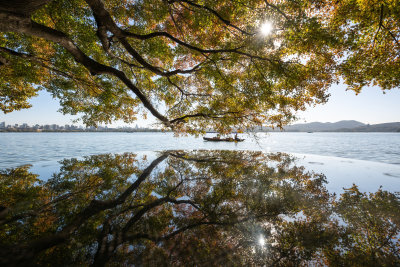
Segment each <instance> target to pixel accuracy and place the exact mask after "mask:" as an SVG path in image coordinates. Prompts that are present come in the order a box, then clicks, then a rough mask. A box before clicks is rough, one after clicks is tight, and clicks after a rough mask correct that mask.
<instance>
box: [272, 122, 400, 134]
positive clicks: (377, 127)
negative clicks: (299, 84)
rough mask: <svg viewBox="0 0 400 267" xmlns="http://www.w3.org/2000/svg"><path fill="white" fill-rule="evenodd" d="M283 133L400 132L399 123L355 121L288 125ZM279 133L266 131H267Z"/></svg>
mask: <svg viewBox="0 0 400 267" xmlns="http://www.w3.org/2000/svg"><path fill="white" fill-rule="evenodd" d="M283 129H284V130H283V131H285V132H400V122H387V123H378V124H365V123H362V122H359V121H356V120H342V121H337V122H310V123H298V124H293V125H288V126H285V127H284V128H283ZM270 130H271V131H275V132H276V131H281V130H279V129H274V130H272V129H268V131H270Z"/></svg>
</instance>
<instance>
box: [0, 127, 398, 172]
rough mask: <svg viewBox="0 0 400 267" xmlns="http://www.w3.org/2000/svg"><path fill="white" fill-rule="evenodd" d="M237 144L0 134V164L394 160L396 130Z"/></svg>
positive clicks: (152, 136)
mask: <svg viewBox="0 0 400 267" xmlns="http://www.w3.org/2000/svg"><path fill="white" fill-rule="evenodd" d="M243 137H244V138H246V140H245V141H244V142H241V143H237V144H235V143H225V142H220V143H214V142H204V141H203V139H202V138H195V137H179V138H176V137H174V136H173V134H172V133H0V168H10V167H16V166H19V165H23V164H33V165H35V164H37V163H39V162H46V161H57V160H61V159H64V158H72V157H81V156H87V155H95V154H104V153H124V152H137V151H160V150H193V149H206V150H209V149H218V150H257V151H264V152H285V153H300V154H312V155H320V156H332V157H339V158H349V159H359V160H366V161H373V162H383V163H389V164H398V165H400V134H399V133H269V134H264V133H260V134H258V135H257V137H258V138H257V139H255V138H254V137H252V136H247V135H243Z"/></svg>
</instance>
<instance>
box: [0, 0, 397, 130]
mask: <svg viewBox="0 0 400 267" xmlns="http://www.w3.org/2000/svg"><path fill="white" fill-rule="evenodd" d="M399 10H400V4H399V3H398V1H395V0H385V1H366V0H365V1H353V0H346V1H336V2H333V3H332V1H324V0H318V1H312V0H301V1H272V0H270V1H269V0H251V1H246V2H243V1H236V0H235V1H210V0H207V1H197V0H151V1H111V0H86V1H84V0H35V1H27V0H17V1H14V2H13V3H10V2H9V1H1V2H0V31H1V32H2V33H1V34H0V84H1V87H0V88H1V91H0V108H1V110H2V111H3V112H10V111H12V110H16V109H21V108H26V107H29V104H28V102H27V100H28V99H29V98H30V97H32V96H34V95H35V94H36V93H37V91H38V90H47V91H49V92H50V93H51V94H52V95H53V96H54V97H57V98H59V100H60V103H61V106H62V109H61V111H62V112H63V113H70V114H83V115H82V120H83V122H84V123H86V124H88V125H96V124H97V123H104V122H105V123H109V122H111V121H113V120H117V119H121V120H123V121H125V122H132V121H133V120H135V118H136V117H137V116H138V115H144V116H145V114H146V112H149V113H151V114H152V115H153V116H155V117H156V118H157V119H158V121H159V122H160V123H161V124H162V125H163V126H164V127H166V128H170V129H173V130H175V131H176V132H180V131H183V132H189V133H197V132H199V131H200V132H201V131H204V129H206V128H207V127H213V128H214V129H216V130H218V131H220V132H226V131H229V130H230V129H231V127H232V126H236V127H237V128H239V129H245V128H248V127H254V126H257V125H261V124H263V123H264V124H265V123H269V124H270V125H275V126H281V125H283V124H286V123H288V122H289V121H291V120H292V119H293V118H294V115H295V112H296V111H298V110H302V109H305V108H306V107H307V106H308V105H314V104H317V103H323V102H325V101H326V100H327V97H328V95H327V93H326V90H327V88H328V87H329V86H330V84H331V83H332V82H335V81H338V80H339V79H340V78H343V79H344V81H345V82H346V83H347V84H348V85H349V88H351V89H353V90H355V91H356V92H360V90H361V88H362V87H364V86H367V85H371V84H372V85H379V86H380V87H381V88H382V89H391V88H395V87H398V86H399V83H400V79H399V77H400V75H399V69H400V68H399V38H400V27H399V26H400V25H399V21H400V19H399V16H400V15H399V14H400V11H399ZM267 33H269V34H267Z"/></svg>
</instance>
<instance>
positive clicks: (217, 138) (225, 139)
mask: <svg viewBox="0 0 400 267" xmlns="http://www.w3.org/2000/svg"><path fill="white" fill-rule="evenodd" d="M203 139H204V141H212V142H242V141H244V139H241V138H232V137H227V138H220V137H203Z"/></svg>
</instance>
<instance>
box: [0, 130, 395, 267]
mask: <svg viewBox="0 0 400 267" xmlns="http://www.w3.org/2000/svg"><path fill="white" fill-rule="evenodd" d="M242 137H245V138H246V140H245V141H244V142H241V143H237V144H235V143H222V142H221V143H213V142H204V141H203V140H202V138H194V137H181V138H175V137H173V135H172V134H171V133H3V134H0V149H1V151H0V178H1V179H0V192H2V196H1V198H0V266H31V265H35V266H36V265H38V266H47V265H49V266H52V265H55V263H56V264H61V265H63V266H64V265H65V266H89V265H92V266H103V265H104V264H106V263H109V264H111V265H115V266H165V265H166V266H193V265H196V266H292V265H301V266H302V265H304V266H324V265H332V266H353V265H354V266H384V265H386V266H400V220H399V214H400V198H399V196H400V194H399V192H400V134H398V133H393V134H392V133H312V134H309V133H271V134H258V135H257V136H256V137H251V136H246V135H243V136H242ZM260 151H261V152H260ZM282 152H283V153H282ZM24 164H31V165H32V166H30V167H28V166H21V165H24ZM18 166H21V167H20V168H16V169H8V170H4V168H12V167H13V168H14V167H18ZM36 174H38V175H39V176H37V175H36ZM371 240H372V241H371Z"/></svg>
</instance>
